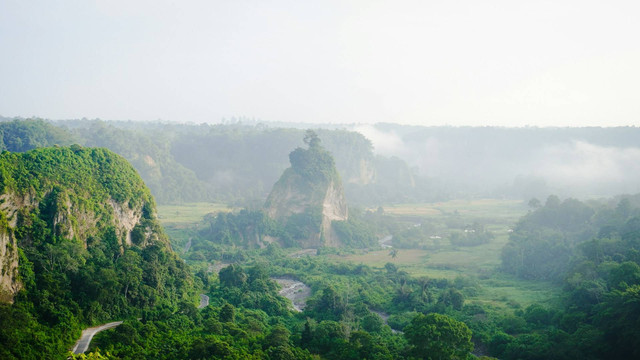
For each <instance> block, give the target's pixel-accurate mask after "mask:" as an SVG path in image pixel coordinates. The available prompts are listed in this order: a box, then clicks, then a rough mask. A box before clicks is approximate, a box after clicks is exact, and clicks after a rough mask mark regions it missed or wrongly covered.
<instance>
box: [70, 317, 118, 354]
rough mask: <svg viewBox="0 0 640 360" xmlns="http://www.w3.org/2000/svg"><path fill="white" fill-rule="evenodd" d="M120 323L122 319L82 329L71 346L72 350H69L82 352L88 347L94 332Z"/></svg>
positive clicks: (77, 352)
mask: <svg viewBox="0 0 640 360" xmlns="http://www.w3.org/2000/svg"><path fill="white" fill-rule="evenodd" d="M120 324H122V321H114V322H110V323H108V324H104V325H100V326H96V327H91V328H88V329H84V330H82V335H81V336H80V339H78V342H76V345H75V346H74V347H73V350H71V351H72V352H73V353H74V354H82V353H84V352H85V351H87V349H88V348H89V344H90V343H91V339H93V336H94V335H95V334H97V333H99V332H100V331H103V330H107V329H113V328H114V327H116V326H118V325H120Z"/></svg>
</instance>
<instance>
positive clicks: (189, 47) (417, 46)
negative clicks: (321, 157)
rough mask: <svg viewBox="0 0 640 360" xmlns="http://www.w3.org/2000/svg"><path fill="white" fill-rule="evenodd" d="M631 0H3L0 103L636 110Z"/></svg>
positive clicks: (436, 117) (479, 121) (573, 112)
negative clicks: (308, 0) (175, 0)
mask: <svg viewBox="0 0 640 360" xmlns="http://www.w3.org/2000/svg"><path fill="white" fill-rule="evenodd" d="M639 11H640V3H638V2H635V1H611V2H601V1H574V0H570V1H553V2H552V1H536V2H524V1H518V2H514V1H497V0H488V1H482V2H477V1H470V0H467V1H464V0H463V1H452V2H434V1H322V2H300V1H270V2H263V1H180V2H173V1H135V2H128V1H121V0H109V1H106V0H104V1H79V0H78V1H64V2H52V1H30V2H24V1H15V0H5V1H2V3H0V50H1V51H2V53H3V56H2V57H0V79H2V80H3V86H1V87H0V115H4V116H24V117H28V116H39V117H45V118H54V119H66V118H82V117H87V118H103V119H118V120H126V119H131V120H156V119H164V120H175V121H193V122H219V121H221V120H222V119H223V118H231V117H234V116H244V117H248V118H258V119H263V120H266V121H280V122H298V123H299V122H309V123H377V122H395V123H403V124H415V125H425V126H430V125H454V126H460V125H471V126H485V125H494V126H527V125H530V126H618V125H638V124H640V102H639V101H638V99H639V98H640V89H639V86H638V84H640V67H638V66H637V64H640V42H639V41H637V34H640V22H638V21H637V16H636V15H637V14H638V13H639Z"/></svg>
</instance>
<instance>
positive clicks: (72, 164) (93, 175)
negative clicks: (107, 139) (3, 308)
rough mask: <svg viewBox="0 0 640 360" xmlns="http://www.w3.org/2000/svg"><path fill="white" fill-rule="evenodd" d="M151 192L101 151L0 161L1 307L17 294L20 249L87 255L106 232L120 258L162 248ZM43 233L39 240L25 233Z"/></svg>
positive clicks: (39, 153) (9, 156)
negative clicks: (130, 250)
mask: <svg viewBox="0 0 640 360" xmlns="http://www.w3.org/2000/svg"><path fill="white" fill-rule="evenodd" d="M153 212H154V203H153V198H152V197H151V195H150V193H149V190H148V189H147V188H146V186H144V183H143V182H142V180H141V179H140V177H139V176H138V174H137V173H136V172H135V170H134V169H133V168H132V167H131V165H129V164H128V163H127V162H126V161H125V160H124V159H123V158H121V157H120V156H118V155H115V154H113V153H111V152H109V151H108V150H105V149H86V148H81V147H77V146H76V147H70V148H48V149H38V150H33V151H30V152H27V153H21V154H19V153H8V152H5V153H2V154H1V155H0V302H11V301H12V299H13V296H14V295H15V294H16V293H17V292H18V291H19V290H20V289H21V287H22V285H21V281H20V274H19V266H18V263H19V256H20V255H19V250H18V249H19V248H22V247H23V246H31V247H36V246H38V244H43V246H44V243H45V242H50V243H51V244H52V245H54V246H57V245H60V244H62V243H64V242H65V241H70V242H73V243H77V244H79V245H78V246H82V247H84V248H85V249H86V248H87V243H88V241H93V242H96V241H100V240H99V239H97V237H99V235H100V233H101V232H103V231H104V229H105V228H108V227H110V228H112V229H113V230H114V231H115V234H116V236H117V244H116V245H115V246H119V247H120V249H121V250H120V251H122V249H124V247H127V246H141V247H144V246H146V245H149V244H152V243H157V242H162V243H163V244H162V245H163V246H168V241H167V240H166V239H165V238H163V237H162V236H158V233H157V232H156V231H155V230H154V231H151V230H152V229H155V228H157V227H158V225H157V224H156V220H155V215H154V214H153ZM35 227H41V228H42V230H41V231H39V232H38V233H41V234H42V235H41V238H40V237H39V236H32V235H25V234H28V233H31V234H33V233H36V232H34V231H25V230H24V229H34V228H35Z"/></svg>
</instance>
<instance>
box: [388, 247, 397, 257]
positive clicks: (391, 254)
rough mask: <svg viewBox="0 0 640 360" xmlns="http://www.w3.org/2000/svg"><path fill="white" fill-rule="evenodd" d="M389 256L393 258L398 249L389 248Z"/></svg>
mask: <svg viewBox="0 0 640 360" xmlns="http://www.w3.org/2000/svg"><path fill="white" fill-rule="evenodd" d="M389 256H391V258H392V259H395V258H396V256H398V249H391V251H389Z"/></svg>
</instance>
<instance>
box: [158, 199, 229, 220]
mask: <svg viewBox="0 0 640 360" xmlns="http://www.w3.org/2000/svg"><path fill="white" fill-rule="evenodd" d="M157 209H158V219H159V220H160V223H162V224H163V225H166V224H174V225H178V224H184V225H191V224H195V223H198V222H199V221H200V220H202V218H203V217H204V216H205V215H207V214H209V213H219V212H228V211H232V210H233V209H231V208H229V207H228V206H227V205H225V204H216V203H187V204H180V205H158V207H157Z"/></svg>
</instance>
